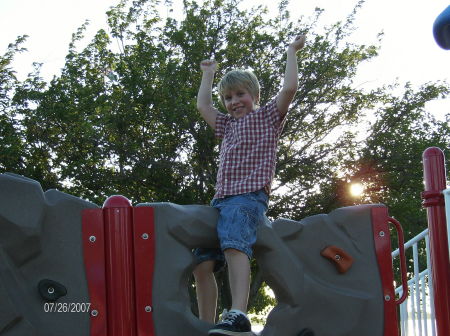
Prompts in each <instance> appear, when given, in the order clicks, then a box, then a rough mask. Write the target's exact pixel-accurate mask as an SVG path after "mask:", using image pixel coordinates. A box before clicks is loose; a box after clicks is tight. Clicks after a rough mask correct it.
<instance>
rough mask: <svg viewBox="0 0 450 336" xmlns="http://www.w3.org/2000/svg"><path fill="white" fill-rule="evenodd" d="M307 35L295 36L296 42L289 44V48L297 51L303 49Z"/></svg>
mask: <svg viewBox="0 0 450 336" xmlns="http://www.w3.org/2000/svg"><path fill="white" fill-rule="evenodd" d="M305 41H306V36H305V35H297V36H296V37H295V40H294V42H292V43H291V44H290V45H289V48H292V49H294V50H295V51H296V52H297V51H299V50H300V49H302V48H303V47H304V46H305Z"/></svg>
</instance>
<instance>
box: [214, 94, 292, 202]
mask: <svg viewBox="0 0 450 336" xmlns="http://www.w3.org/2000/svg"><path fill="white" fill-rule="evenodd" d="M284 120H285V119H284V116H283V117H282V116H281V115H280V113H279V111H278V109H277V104H276V99H273V100H271V101H270V102H269V103H268V104H266V105H265V106H263V107H260V108H259V109H257V110H254V111H252V112H250V113H248V114H247V115H245V116H244V117H242V118H239V119H235V118H233V117H232V116H231V115H228V114H227V115H225V114H223V113H218V114H217V118H216V128H215V134H216V137H218V138H223V140H222V145H221V148H220V156H219V160H220V162H219V171H218V173H217V183H216V194H215V195H214V198H223V197H225V196H229V195H238V194H243V193H247V192H252V191H257V190H260V189H262V188H266V191H267V193H268V194H269V193H270V186H271V184H272V180H273V177H274V175H275V163H276V154H277V145H278V139H279V137H280V134H281V131H282V130H283V126H284Z"/></svg>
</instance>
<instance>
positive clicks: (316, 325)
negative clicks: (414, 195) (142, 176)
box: [0, 174, 407, 336]
mask: <svg viewBox="0 0 450 336" xmlns="http://www.w3.org/2000/svg"><path fill="white" fill-rule="evenodd" d="M216 220H217V213H216V210H215V209H213V208H211V207H209V206H199V205H176V204H172V203H150V204H139V205H137V206H135V207H132V206H131V205H130V204H129V202H128V200H126V199H125V198H124V197H122V196H113V197H112V198H110V199H108V200H107V201H106V202H105V204H104V206H103V208H99V207H98V206H96V205H95V204H92V203H89V202H86V201H83V200H81V199H78V198H76V197H73V196H70V195H67V194H64V193H62V192H59V191H56V190H49V191H47V192H45V193H44V192H43V190H42V189H41V187H40V185H39V184H38V183H37V182H36V181H32V180H29V179H27V178H23V177H19V176H16V175H11V174H3V175H0V257H1V263H0V302H1V305H0V335H8V336H16V335H46V336H52V335H55V336H56V335H57V336H61V335H70V336H77V335H80V336H81V335H83V336H87V335H91V336H94V335H108V336H111V335H113V336H119V335H121V336H122V335H123V336H125V335H126V336H132V335H139V336H144V335H156V336H175V335H180V331H182V335H184V336H198V335H206V333H207V330H208V329H209V327H210V325H208V324H207V323H205V322H202V321H200V320H198V319H197V318H196V317H195V316H194V315H193V314H192V312H191V309H190V300H189V296H188V290H187V286H188V279H189V276H190V274H191V272H192V270H193V267H194V259H193V255H192V253H191V250H192V248H194V247H196V246H217V244H218V241H217V238H216V234H215V223H216ZM389 222H391V223H392V224H393V225H394V227H396V228H397V229H399V236H400V238H401V237H402V234H401V228H400V227H399V225H398V223H397V222H396V221H395V220H394V219H391V218H389V216H388V214H387V208H386V207H385V206H383V205H380V204H375V205H363V206H355V207H348V208H341V209H337V210H335V211H333V212H332V213H330V214H328V215H316V216H312V217H308V218H305V219H304V220H302V221H300V222H296V221H292V220H287V219H278V220H276V221H275V222H273V223H266V225H264V226H263V227H262V228H261V230H259V233H258V240H257V243H256V245H255V257H256V259H257V261H258V263H259V265H260V267H261V268H262V270H263V276H264V279H265V281H266V282H267V283H268V284H269V285H270V286H271V288H272V289H273V291H274V292H275V295H276V298H277V302H278V304H277V306H276V307H275V308H274V309H273V310H272V311H271V312H270V314H269V316H268V319H267V324H266V326H265V328H264V330H263V331H262V335H264V336H277V335H279V336H281V335H283V336H294V335H295V336H297V335H298V332H299V331H300V330H302V329H303V328H311V329H313V330H314V331H315V332H316V335H317V336H327V335H330V336H331V335H333V336H339V335H354V336H361V335H365V336H371V335H374V336H375V335H386V336H388V335H398V320H397V314H396V305H397V304H398V303H400V302H401V301H402V300H404V298H405V297H406V293H407V291H406V281H405V282H404V295H403V296H402V298H400V299H399V300H395V293H394V287H393V272H392V259H391V242H390V236H389V226H388V225H389ZM400 240H401V239H400ZM400 246H403V242H402V241H400ZM403 270H404V268H403ZM405 280H406V279H405Z"/></svg>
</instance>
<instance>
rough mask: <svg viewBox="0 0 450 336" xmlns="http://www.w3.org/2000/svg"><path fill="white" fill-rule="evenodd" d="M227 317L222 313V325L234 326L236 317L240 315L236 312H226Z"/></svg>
mask: <svg viewBox="0 0 450 336" xmlns="http://www.w3.org/2000/svg"><path fill="white" fill-rule="evenodd" d="M224 313H225V316H224V315H223V313H222V323H225V324H229V325H232V324H233V322H234V320H235V319H236V317H238V316H239V313H236V312H225V311H224Z"/></svg>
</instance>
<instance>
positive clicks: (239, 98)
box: [223, 88, 255, 119]
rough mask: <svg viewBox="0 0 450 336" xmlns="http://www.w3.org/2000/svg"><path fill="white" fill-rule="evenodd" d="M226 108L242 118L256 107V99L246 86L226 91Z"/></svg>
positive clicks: (237, 117) (233, 114)
mask: <svg viewBox="0 0 450 336" xmlns="http://www.w3.org/2000/svg"><path fill="white" fill-rule="evenodd" d="M223 100H224V102H225V108H226V109H227V111H228V113H229V114H231V116H233V117H234V118H236V119H239V118H242V117H244V116H245V115H247V114H248V113H250V112H252V111H253V110H254V109H255V99H254V98H253V96H252V95H251V94H250V92H249V91H248V90H247V89H245V88H238V89H234V90H230V91H227V92H225V94H224V96H223Z"/></svg>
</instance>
